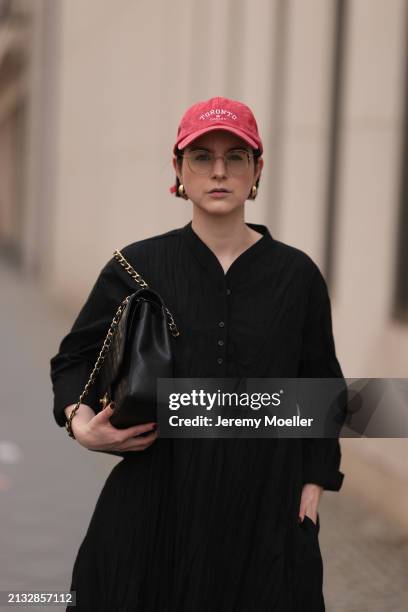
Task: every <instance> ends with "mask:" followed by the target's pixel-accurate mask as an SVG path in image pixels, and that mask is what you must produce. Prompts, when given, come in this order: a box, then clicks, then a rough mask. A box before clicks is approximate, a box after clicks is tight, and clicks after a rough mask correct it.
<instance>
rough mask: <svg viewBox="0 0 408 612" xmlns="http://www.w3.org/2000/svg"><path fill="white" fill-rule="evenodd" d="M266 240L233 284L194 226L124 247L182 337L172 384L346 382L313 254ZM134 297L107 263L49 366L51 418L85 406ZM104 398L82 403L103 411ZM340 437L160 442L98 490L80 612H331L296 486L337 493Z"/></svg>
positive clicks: (244, 261) (80, 574)
mask: <svg viewBox="0 0 408 612" xmlns="http://www.w3.org/2000/svg"><path fill="white" fill-rule="evenodd" d="M247 225H248V226H249V227H251V228H252V229H254V230H256V231H257V232H259V233H260V234H262V237H261V238H260V239H258V241H257V242H255V243H254V244H253V245H252V246H250V247H249V248H247V249H246V250H245V251H244V252H243V253H241V255H239V257H238V258H236V259H235V260H234V261H233V263H232V265H231V266H230V267H229V269H228V270H227V272H226V273H224V270H223V268H222V266H221V264H220V262H219V260H218V259H217V257H216V256H215V254H214V253H213V252H212V251H211V249H210V248H209V247H208V246H207V245H206V244H205V243H204V242H203V241H202V240H201V239H200V237H199V236H198V235H197V234H196V233H195V231H194V230H193V228H192V224H191V221H190V222H189V223H187V224H186V225H185V226H184V227H180V228H176V229H173V230H171V231H168V232H166V233H163V234H160V235H156V236H153V237H150V238H147V239H144V240H140V241H137V242H134V243H132V244H129V245H127V246H125V247H124V248H122V249H121V251H122V253H123V255H124V256H125V257H126V259H128V260H129V261H130V263H131V264H132V266H133V267H134V268H135V269H136V270H137V271H138V272H139V273H140V274H141V275H142V277H143V278H144V279H145V280H146V281H147V282H148V283H149V286H150V287H152V288H153V289H156V290H157V291H158V292H159V293H160V294H161V296H162V297H163V299H164V301H165V303H166V305H167V306H168V308H169V309H170V311H171V312H172V314H173V317H174V319H175V322H176V324H177V326H178V328H179V329H180V331H181V335H180V336H179V337H178V338H175V339H174V345H173V349H174V360H175V376H176V377H185V378H187V377H191V378H197V377H218V378H227V377H237V376H238V377H254V378H263V377H265V378H269V377H270V378H274V377H276V378H279V377H289V378H294V377H319V378H320V377H322V378H323V377H328V378H334V377H336V378H337V377H342V376H343V374H342V371H341V368H340V365H339V362H338V360H337V358H336V353H335V345H334V340H333V334H332V321H331V306H330V298H329V295H328V291H327V286H326V283H325V280H324V278H323V276H322V274H321V272H320V270H319V268H318V266H317V265H316V264H315V263H314V262H313V261H312V259H311V258H310V257H309V256H308V255H306V254H305V253H304V252H303V251H301V250H299V249H296V248H294V247H292V246H289V245H287V244H285V243H282V242H280V241H278V240H276V239H274V238H273V237H272V235H271V233H270V231H269V229H268V228H267V227H266V226H265V225H261V224H255V223H247ZM137 288H138V286H137V285H136V284H135V281H134V280H133V279H132V278H131V277H130V276H129V274H128V273H127V272H126V271H125V270H124V269H123V268H122V266H120V264H119V263H118V262H117V261H116V260H115V259H114V258H113V257H112V259H110V260H109V261H108V262H107V263H106V265H105V266H104V267H103V269H102V270H101V272H100V274H99V277H98V278H97V280H96V283H95V285H94V286H93V288H92V290H91V292H90V294H89V297H88V298H87V300H86V302H85V304H84V305H83V307H82V309H81V310H80V312H79V314H78V316H77V318H76V320H75V322H74V324H73V326H72V329H71V331H70V332H69V333H68V334H67V335H66V336H65V337H64V338H63V339H62V341H61V344H60V347H59V351H58V353H57V354H56V355H55V356H54V357H52V359H51V379H52V383H53V390H54V417H55V420H56V422H57V423H58V425H60V426H64V424H65V421H66V417H65V414H64V408H65V407H66V406H68V405H70V404H74V403H76V402H77V400H78V397H79V395H80V393H81V392H82V390H83V387H84V385H85V383H86V381H87V380H88V377H89V374H90V372H91V370H92V367H93V365H94V362H95V360H96V357H97V355H98V354H99V350H100V348H101V346H102V342H103V340H104V338H105V335H106V332H107V330H108V328H109V325H110V323H111V320H112V317H113V315H114V313H115V311H116V308H117V306H118V305H119V303H120V302H121V301H122V300H123V298H124V297H125V296H127V295H129V294H130V293H133V292H134V291H135V290H136V289H137ZM98 399H99V398H98V397H97V390H96V387H94V388H93V389H91V392H90V394H89V396H88V397H87V399H86V400H84V401H85V403H87V404H89V405H90V406H91V407H92V408H93V409H94V410H95V412H98V411H99V410H100V409H101V407H100V405H99V403H98ZM340 460H341V451H340V444H339V440H338V439H337V438H331V439H312V438H309V439H307V438H304V439H300V438H298V439H295V438H286V439H285V438H279V439H278V438H274V439H265V438H238V439H237V438H217V439H214V438H213V439H208V438H206V439H203V438H194V439H191V438H190V439H169V438H167V439H166V438H160V436H159V437H158V438H157V440H156V441H155V442H154V443H153V444H152V445H151V446H150V447H149V448H147V449H146V450H144V451H139V452H127V453H123V458H122V459H121V460H120V461H119V462H118V463H117V464H116V465H115V466H114V467H113V469H112V471H111V473H110V474H109V476H108V478H107V480H106V482H105V483H104V485H103V488H102V491H101V493H100V496H99V498H98V500H97V503H96V506H95V509H94V512H93V515H92V517H91V520H90V524H89V526H88V529H87V531H86V534H85V537H84V539H83V541H82V543H81V546H80V548H79V551H78V554H77V557H76V560H75V564H74V568H73V573H72V582H71V587H70V588H71V589H72V590H76V596H77V609H78V610H81V611H82V610H83V611H86V612H92V611H95V612H102V611H106V612H113V611H114V612H122V611H123V612H131V611H132V612H172V611H173V610H174V611H177V612H221V611H222V612H252V611H253V612H301V611H302V612H321V611H323V610H324V609H325V604H324V597H323V564H322V556H321V551H320V546H319V538H318V534H319V521H318V522H317V524H315V523H314V522H313V521H312V520H311V519H309V518H308V517H306V518H305V520H304V521H303V523H300V524H299V522H298V512H299V507H300V498H301V492H302V486H303V485H304V484H305V483H316V484H319V485H320V486H322V487H324V489H326V490H331V491H338V490H339V489H340V487H341V485H342V481H343V477H344V475H343V473H342V472H341V471H340V470H339V468H340Z"/></svg>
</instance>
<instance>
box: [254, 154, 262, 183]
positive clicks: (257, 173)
mask: <svg viewBox="0 0 408 612" xmlns="http://www.w3.org/2000/svg"><path fill="white" fill-rule="evenodd" d="M263 165H264V162H263V159H262V157H258V163H257V166H256V172H255V177H254V183H256V181H257V180H258V179H259V177H260V175H261V172H262V168H263Z"/></svg>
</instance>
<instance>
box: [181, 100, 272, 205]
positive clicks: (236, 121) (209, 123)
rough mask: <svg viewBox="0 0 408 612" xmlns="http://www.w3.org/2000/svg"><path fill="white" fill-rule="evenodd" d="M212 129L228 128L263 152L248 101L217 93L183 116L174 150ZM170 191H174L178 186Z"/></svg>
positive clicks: (188, 110) (194, 105) (191, 107)
mask: <svg viewBox="0 0 408 612" xmlns="http://www.w3.org/2000/svg"><path fill="white" fill-rule="evenodd" d="M212 130H226V131H228V132H232V133H233V134H236V135H237V136H239V137H240V138H242V139H243V140H244V141H245V142H246V143H247V144H249V146H250V147H252V148H253V149H259V151H260V153H262V152H263V146H262V140H261V137H260V136H259V133H258V125H257V123H256V119H255V117H254V114H253V112H252V111H251V109H250V108H249V106H247V105H246V104H243V103H242V102H238V100H230V99H229V98H222V97H220V96H217V97H215V98H210V99H209V100H205V101H203V102H197V103H196V104H193V105H192V106H190V108H188V109H187V110H186V112H185V113H184V115H183V117H182V118H181V121H180V124H179V127H178V130H177V140H176V142H175V144H174V147H173V153H174V154H176V151H177V149H184V147H186V146H187V145H188V144H190V143H191V142H192V141H193V140H195V139H196V138H198V137H199V136H201V135H202V134H206V133H207V132H210V131H212ZM170 191H171V192H172V193H174V192H175V191H176V186H175V185H172V186H171V187H170Z"/></svg>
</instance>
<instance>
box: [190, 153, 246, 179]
mask: <svg viewBox="0 0 408 612" xmlns="http://www.w3.org/2000/svg"><path fill="white" fill-rule="evenodd" d="M197 151H203V152H205V153H209V154H210V155H212V165H211V168H210V169H209V170H208V172H196V170H193V168H192V167H191V164H190V158H191V155H190V154H189V153H182V154H181V155H179V157H182V158H184V157H185V158H186V159H187V164H188V167H189V168H190V170H191V172H192V173H193V174H197V175H198V176H208V175H209V174H210V173H211V171H212V169H213V168H214V163H215V161H216V160H217V159H219V158H222V159H223V161H224V166H225V169H226V171H227V173H228V172H229V170H230V168H229V166H228V162H227V160H226V159H225V156H226V155H228V154H230V153H234V152H235V151H240V152H242V153H245V155H246V156H247V158H248V168H249V163H250V161H251V159H254V158H255V157H258V156H257V155H254V154H253V153H249V152H248V151H247V150H246V149H240V148H239V147H237V148H236V149H231V150H230V151H227V153H224V155H214V154H213V153H212V151H208V150H207V149H195V150H194V153H196V152H197ZM192 153H193V151H192V152H191V154H192ZM231 174H232V176H243V174H245V172H242V173H239V174H235V173H234V172H232V173H231Z"/></svg>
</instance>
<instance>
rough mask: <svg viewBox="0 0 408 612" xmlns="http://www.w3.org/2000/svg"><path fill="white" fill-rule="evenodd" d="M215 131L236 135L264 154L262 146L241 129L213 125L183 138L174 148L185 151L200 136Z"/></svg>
mask: <svg viewBox="0 0 408 612" xmlns="http://www.w3.org/2000/svg"><path fill="white" fill-rule="evenodd" d="M213 130H225V131H226V132H231V133H232V134H235V135H236V136H239V137H240V138H242V140H244V141H245V142H246V143H247V144H249V145H250V146H251V147H252V148H253V149H260V151H261V152H262V145H261V144H258V143H257V142H256V141H255V140H254V139H253V138H251V137H250V136H248V135H247V134H245V132H243V131H242V130H240V129H237V128H233V127H229V126H228V127H227V126H224V125H212V126H210V127H206V128H203V129H202V130H197V131H196V132H193V133H192V134H189V135H188V136H186V138H183V140H180V142H179V143H177V144H176V146H175V147H174V148H175V149H176V147H178V148H179V149H184V148H185V147H186V146H187V145H189V144H190V143H191V142H193V140H195V139H196V138H198V137H199V136H202V135H203V134H206V133H207V132H212V131H213ZM174 152H175V151H174Z"/></svg>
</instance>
